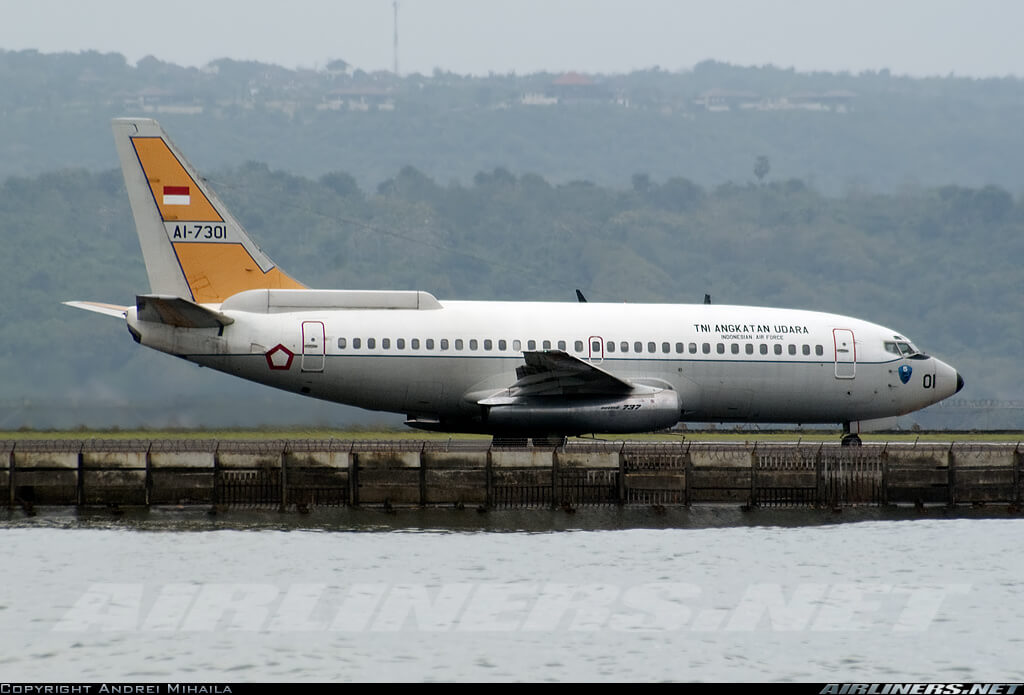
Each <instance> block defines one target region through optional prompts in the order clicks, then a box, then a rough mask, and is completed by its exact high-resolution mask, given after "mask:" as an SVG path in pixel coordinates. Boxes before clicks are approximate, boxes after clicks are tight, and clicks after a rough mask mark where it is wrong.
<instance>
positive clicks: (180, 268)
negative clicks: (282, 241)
mask: <svg viewBox="0 0 1024 695" xmlns="http://www.w3.org/2000/svg"><path fill="white" fill-rule="evenodd" d="M113 127H114V141H115V142H116V144H117V154H118V157H119V158H120V160H121V171H122V172H123V173H124V182H125V186H126V187H127V189H128V198H129V200H130V201H131V206H132V214H133V216H134V217H135V228H136V231H137V232H138V234H139V244H140V245H141V246H142V256H143V258H144V259H145V262H146V273H147V274H148V275H149V284H150V291H151V292H152V293H153V294H159V295H173V296H177V297H184V298H186V299H192V300H193V301H195V302H199V303H204V304H211V303H220V302H223V301H224V300H225V299H227V298H228V297H230V296H231V295H233V294H237V293H239V292H242V291H245V290H253V289H300V288H302V287H304V286H303V285H302V284H300V283H298V282H296V281H295V280H293V279H292V278H290V277H289V276H288V275H286V274H285V273H283V272H281V270H280V269H278V268H277V267H276V266H275V265H274V262H273V261H271V260H270V258H268V257H267V255H266V254H265V253H263V251H262V250H260V248H259V247H258V246H256V244H254V243H253V241H252V239H250V238H249V236H248V235H247V234H246V233H245V230H244V229H242V225H240V224H239V223H238V221H237V220H236V219H235V218H234V217H232V216H231V214H230V213H229V212H228V211H227V209H226V208H225V207H224V204H223V203H222V202H221V201H220V199H219V198H217V196H216V195H214V193H213V191H211V190H210V189H209V187H208V186H207V185H206V183H205V182H204V181H203V180H202V179H201V178H200V177H199V175H198V174H197V173H196V171H195V169H194V168H193V167H192V165H191V164H189V162H188V160H187V159H185V157H184V155H182V154H181V152H180V151H179V150H178V148H177V147H175V145H174V143H173V142H171V140H170V138H168V137H167V134H166V133H165V132H164V130H163V128H161V127H160V124H159V123H157V122H156V121H154V120H153V119H151V118H117V119H114V122H113Z"/></svg>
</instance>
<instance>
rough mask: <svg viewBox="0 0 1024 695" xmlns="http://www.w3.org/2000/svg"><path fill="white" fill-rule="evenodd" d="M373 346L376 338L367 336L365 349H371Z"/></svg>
mask: <svg viewBox="0 0 1024 695" xmlns="http://www.w3.org/2000/svg"><path fill="white" fill-rule="evenodd" d="M375 347H377V339H376V338H367V339H366V349H367V350H372V349H374V348H375Z"/></svg>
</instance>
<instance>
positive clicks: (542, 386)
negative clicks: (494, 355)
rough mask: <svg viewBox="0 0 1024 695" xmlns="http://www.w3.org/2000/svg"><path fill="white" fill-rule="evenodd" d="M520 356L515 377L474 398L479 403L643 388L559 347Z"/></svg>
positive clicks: (613, 393)
mask: <svg viewBox="0 0 1024 695" xmlns="http://www.w3.org/2000/svg"><path fill="white" fill-rule="evenodd" d="M523 358H524V359H525V361H526V364H525V365H524V366H522V367H519V368H518V369H517V370H516V375H517V376H518V377H519V380H518V381H516V382H515V383H514V384H512V385H511V386H510V387H508V388H507V389H504V390H502V391H499V392H498V393H494V394H491V395H490V396H489V397H487V398H485V399H482V400H480V401H477V402H478V403H479V404H480V405H505V404H507V403H509V402H511V401H514V400H516V399H519V398H523V397H527V396H621V395H624V394H629V393H635V392H636V391H637V389H638V388H640V389H643V387H638V386H637V385H636V384H633V383H631V382H629V381H626V380H625V379H621V378H619V377H617V376H615V375H614V374H611V373H609V372H606V371H605V370H603V369H601V368H600V367H596V366H594V365H592V364H590V363H589V362H585V361H583V360H581V359H579V358H578V357H573V356H572V355H570V354H568V353H567V352H565V351H563V350H539V351H527V352H524V353H523ZM510 399H511V401H510Z"/></svg>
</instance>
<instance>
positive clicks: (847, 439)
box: [840, 422, 861, 446]
mask: <svg viewBox="0 0 1024 695" xmlns="http://www.w3.org/2000/svg"><path fill="white" fill-rule="evenodd" d="M840 445H841V446H860V445H861V441H860V436H858V435H856V434H853V433H852V432H850V423H848V422H844V423H843V438H842V440H841V441H840Z"/></svg>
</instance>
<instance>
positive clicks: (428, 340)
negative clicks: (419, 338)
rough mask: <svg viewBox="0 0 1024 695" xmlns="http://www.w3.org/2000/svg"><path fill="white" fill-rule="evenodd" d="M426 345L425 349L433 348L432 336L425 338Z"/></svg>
mask: <svg viewBox="0 0 1024 695" xmlns="http://www.w3.org/2000/svg"><path fill="white" fill-rule="evenodd" d="M426 345H427V349H428V350H433V349H434V339H433V338H427V343H426Z"/></svg>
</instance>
